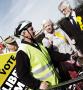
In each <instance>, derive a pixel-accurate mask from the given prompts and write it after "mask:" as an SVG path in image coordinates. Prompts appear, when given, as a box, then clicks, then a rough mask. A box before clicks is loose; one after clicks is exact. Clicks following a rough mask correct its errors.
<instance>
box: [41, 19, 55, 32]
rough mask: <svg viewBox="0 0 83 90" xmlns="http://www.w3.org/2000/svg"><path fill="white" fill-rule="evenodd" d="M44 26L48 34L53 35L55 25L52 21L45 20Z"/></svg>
mask: <svg viewBox="0 0 83 90" xmlns="http://www.w3.org/2000/svg"><path fill="white" fill-rule="evenodd" d="M42 26H43V29H44V30H45V31H46V32H48V33H52V32H53V31H54V23H53V22H52V21H51V20H50V19H48V20H43V22H42Z"/></svg>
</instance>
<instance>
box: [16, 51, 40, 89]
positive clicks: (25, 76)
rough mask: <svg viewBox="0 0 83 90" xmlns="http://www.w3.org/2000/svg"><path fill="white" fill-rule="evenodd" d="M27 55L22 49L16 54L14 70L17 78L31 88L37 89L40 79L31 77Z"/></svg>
mask: <svg viewBox="0 0 83 90" xmlns="http://www.w3.org/2000/svg"><path fill="white" fill-rule="evenodd" d="M30 69H31V67H30V60H29V57H28V56H27V55H26V53H24V52H23V51H22V50H20V51H18V52H17V55H16V71H17V76H18V77H19V80H20V81H21V82H22V83H24V84H25V85H27V86H29V87H30V88H32V89H38V88H39V86H40V83H41V81H40V80H37V79H36V78H34V77H33V75H32V73H31V70H30Z"/></svg>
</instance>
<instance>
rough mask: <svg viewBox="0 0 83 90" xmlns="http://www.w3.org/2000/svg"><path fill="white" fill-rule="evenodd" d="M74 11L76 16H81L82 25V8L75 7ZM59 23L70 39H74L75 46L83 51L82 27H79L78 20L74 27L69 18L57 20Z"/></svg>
mask: <svg viewBox="0 0 83 90" xmlns="http://www.w3.org/2000/svg"><path fill="white" fill-rule="evenodd" d="M74 11H75V13H76V17H78V16H80V17H81V22H82V25H81V26H83V9H82V8H79V9H75V10H74ZM59 25H60V27H61V28H62V29H63V30H64V31H65V32H66V33H67V34H68V35H69V37H70V38H71V39H75V41H76V46H77V48H78V49H80V50H81V51H83V27H82V28H80V24H79V22H77V25H76V28H74V27H73V26H72V23H71V22H70V20H69V18H66V17H65V18H63V19H62V20H60V21H59Z"/></svg>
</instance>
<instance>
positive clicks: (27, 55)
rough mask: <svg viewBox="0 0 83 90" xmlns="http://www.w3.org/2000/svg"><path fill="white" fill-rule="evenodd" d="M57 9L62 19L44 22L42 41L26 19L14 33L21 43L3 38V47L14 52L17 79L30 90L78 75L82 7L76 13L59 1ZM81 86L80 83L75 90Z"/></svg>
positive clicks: (47, 86) (79, 68)
mask: <svg viewBox="0 0 83 90" xmlns="http://www.w3.org/2000/svg"><path fill="white" fill-rule="evenodd" d="M59 10H60V11H61V12H62V13H63V14H64V15H65V18H63V19H62V20H60V21H59V22H58V24H59V27H58V26H57V28H55V27H54V26H55V25H54V23H53V22H52V20H50V19H48V20H44V21H43V23H42V28H43V31H42V32H43V35H44V36H42V37H43V38H42V41H41V43H39V42H37V39H40V38H39V37H38V38H37V37H36V38H35V30H34V28H33V25H32V22H31V21H27V20H26V21H21V22H20V23H19V25H18V26H17V28H16V29H15V32H14V35H15V36H16V37H19V38H20V37H22V38H20V39H21V44H20V45H18V44H17V42H16V40H15V39H14V38H13V37H11V36H9V37H7V38H6V39H5V40H4V42H5V43H4V47H7V48H8V50H9V51H11V52H12V51H17V52H16V71H17V76H18V78H19V80H20V81H21V82H22V83H24V84H25V85H26V86H28V87H29V88H30V89H32V90H46V89H48V88H49V87H50V86H53V85H56V86H57V85H58V84H59V83H60V82H64V81H67V80H70V79H74V78H77V77H78V76H79V71H80V70H82V67H81V65H80V64H79V62H78V61H77V58H78V56H81V57H82V54H83V47H82V46H83V45H82V40H83V38H82V37H83V35H82V34H83V31H82V30H83V24H82V23H83V22H82V19H83V12H81V11H82V9H80V10H78V11H79V12H78V14H77V12H76V11H74V10H73V9H72V8H71V7H70V5H69V3H67V2H66V1H62V2H61V3H60V5H59ZM70 17H72V18H73V20H74V22H73V20H72V19H71V18H70ZM74 23H75V26H74ZM0 47H1V45H0ZM74 59H76V61H75V60H74ZM68 89H69V88H68ZM82 89H83V83H82V82H81V84H79V85H77V88H76V89H75V90H82ZM53 90H55V89H53ZM58 90H66V88H65V87H62V88H61V89H60V88H59V89H58ZM69 90H73V89H71V88H70V89H69Z"/></svg>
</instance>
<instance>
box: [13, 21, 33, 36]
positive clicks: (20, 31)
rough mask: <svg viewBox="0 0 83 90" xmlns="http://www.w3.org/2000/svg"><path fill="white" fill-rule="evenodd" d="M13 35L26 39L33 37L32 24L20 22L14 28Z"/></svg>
mask: <svg viewBox="0 0 83 90" xmlns="http://www.w3.org/2000/svg"><path fill="white" fill-rule="evenodd" d="M14 35H15V36H17V37H19V36H23V37H26V38H32V37H34V29H33V26H32V22H30V21H21V22H20V24H19V25H18V27H17V28H16V30H15V32H14Z"/></svg>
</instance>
